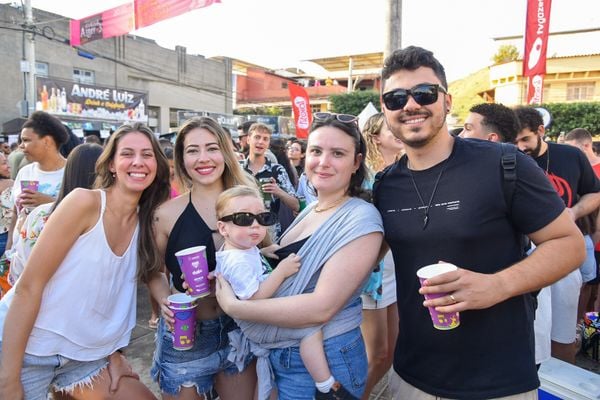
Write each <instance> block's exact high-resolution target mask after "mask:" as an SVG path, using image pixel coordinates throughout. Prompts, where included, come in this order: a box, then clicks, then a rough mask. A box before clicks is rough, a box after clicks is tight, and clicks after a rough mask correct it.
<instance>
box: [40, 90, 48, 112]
mask: <svg viewBox="0 0 600 400" xmlns="http://www.w3.org/2000/svg"><path fill="white" fill-rule="evenodd" d="M40 97H41V99H42V111H48V89H46V85H44V86H42V91H41V93H40Z"/></svg>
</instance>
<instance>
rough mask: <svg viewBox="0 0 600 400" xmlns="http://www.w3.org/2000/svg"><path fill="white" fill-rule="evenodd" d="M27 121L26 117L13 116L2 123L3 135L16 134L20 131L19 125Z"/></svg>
mask: <svg viewBox="0 0 600 400" xmlns="http://www.w3.org/2000/svg"><path fill="white" fill-rule="evenodd" d="M25 121H27V119H26V118H14V119H11V120H9V121H6V122H5V123H3V124H2V134H3V135H18V134H19V133H21V127H22V126H23V124H24V123H25Z"/></svg>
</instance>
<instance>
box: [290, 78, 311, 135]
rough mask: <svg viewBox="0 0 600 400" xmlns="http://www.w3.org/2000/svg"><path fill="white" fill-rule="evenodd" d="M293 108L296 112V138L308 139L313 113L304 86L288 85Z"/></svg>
mask: <svg viewBox="0 0 600 400" xmlns="http://www.w3.org/2000/svg"><path fill="white" fill-rule="evenodd" d="M288 89H289V91H290V98H291V100H292V108H293V110H294V121H295V123H296V137H297V138H299V139H306V138H308V131H309V129H310V124H312V112H311V110H310V101H309V99H308V93H306V90H304V88H303V87H302V86H298V85H295V84H293V83H289V84H288Z"/></svg>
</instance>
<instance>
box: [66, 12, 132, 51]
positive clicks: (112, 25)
mask: <svg viewBox="0 0 600 400" xmlns="http://www.w3.org/2000/svg"><path fill="white" fill-rule="evenodd" d="M134 27H135V24H134V13H133V3H127V4H123V5H121V6H118V7H115V8H111V9H110V10H106V11H104V12H101V13H98V14H94V15H90V16H89V17H85V18H83V19H79V20H71V35H70V41H71V46H80V45H82V44H85V43H88V42H91V41H93V40H98V39H106V38H110V37H114V36H120V35H125V34H126V33H129V32H131V31H132V30H133V29H134Z"/></svg>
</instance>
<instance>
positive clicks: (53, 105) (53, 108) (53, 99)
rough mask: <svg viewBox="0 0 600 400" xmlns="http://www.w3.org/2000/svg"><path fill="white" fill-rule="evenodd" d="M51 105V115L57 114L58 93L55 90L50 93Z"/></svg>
mask: <svg viewBox="0 0 600 400" xmlns="http://www.w3.org/2000/svg"><path fill="white" fill-rule="evenodd" d="M50 93H51V94H50V104H49V110H48V111H50V112H51V113H55V112H56V91H55V90H54V88H52V89H51V92H50Z"/></svg>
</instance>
